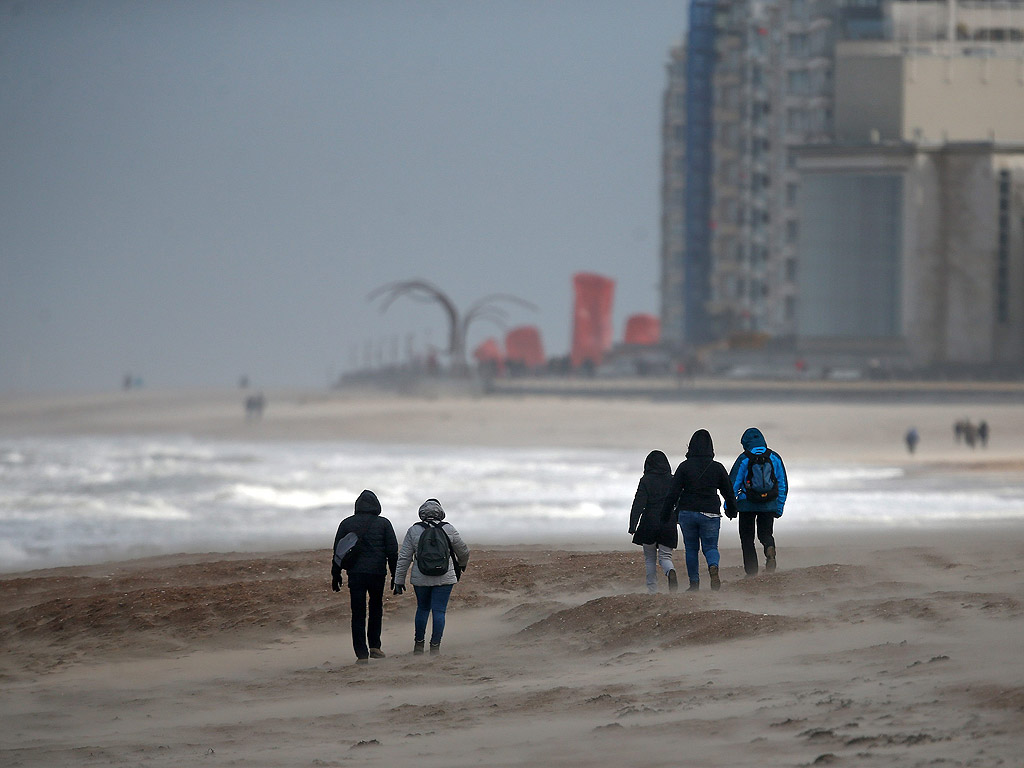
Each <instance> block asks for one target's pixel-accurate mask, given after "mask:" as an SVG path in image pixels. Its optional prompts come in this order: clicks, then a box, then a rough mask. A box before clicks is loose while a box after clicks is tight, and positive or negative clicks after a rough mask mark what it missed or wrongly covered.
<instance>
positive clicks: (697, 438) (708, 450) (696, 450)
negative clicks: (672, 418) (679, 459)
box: [686, 429, 715, 459]
mask: <svg viewBox="0 0 1024 768" xmlns="http://www.w3.org/2000/svg"><path fill="white" fill-rule="evenodd" d="M714 455H715V444H714V443H713V442H712V441H711V433H710V432H708V431H707V430H706V429H698V430H697V431H696V432H694V433H693V436H692V437H691V438H690V445H689V446H687V449H686V458H688V459H692V458H695V457H697V456H712V457H713V456H714Z"/></svg>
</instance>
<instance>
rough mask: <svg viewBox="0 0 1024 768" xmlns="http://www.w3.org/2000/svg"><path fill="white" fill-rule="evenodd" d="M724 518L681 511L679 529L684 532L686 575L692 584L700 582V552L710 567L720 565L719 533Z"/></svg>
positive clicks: (686, 510) (685, 510)
mask: <svg viewBox="0 0 1024 768" xmlns="http://www.w3.org/2000/svg"><path fill="white" fill-rule="evenodd" d="M721 527H722V518H720V517H718V516H717V515H716V516H710V515H705V514H702V513H700V512H694V511H692V510H688V509H681V510H679V529H680V530H681V531H682V532H683V546H685V547H686V575H687V576H688V577H689V579H690V583H691V584H696V583H698V582H699V581H700V559H699V554H700V551H701V550H703V551H704V559H705V560H706V561H707V563H708V565H709V566H711V565H718V561H719V555H718V531H719V529H721Z"/></svg>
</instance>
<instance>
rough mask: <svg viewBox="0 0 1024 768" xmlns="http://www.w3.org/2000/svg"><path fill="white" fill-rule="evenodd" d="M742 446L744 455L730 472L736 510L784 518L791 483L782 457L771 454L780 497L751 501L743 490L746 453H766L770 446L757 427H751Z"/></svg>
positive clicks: (746, 460)
mask: <svg viewBox="0 0 1024 768" xmlns="http://www.w3.org/2000/svg"><path fill="white" fill-rule="evenodd" d="M740 445H742V446H743V453H741V454H740V455H739V456H737V457H736V461H735V462H733V465H732V469H731V470H729V479H730V480H732V489H733V492H734V493H735V494H736V509H737V510H738V511H740V512H774V513H775V516H776V517H782V509H783V507H785V506H786V493H787V492H788V491H789V481H788V479H787V478H786V465H785V464H783V463H782V457H781V456H779V454H777V453H776V452H775V451H772V452H771V460H772V468H773V469H774V470H775V477H776V479H777V480H778V481H779V496H778V498H775V499H772V500H771V501H751V500H749V499H747V494H746V491H745V490H744V488H743V481H744V479H745V478H746V476H747V463H748V462H749V461H750V460H749V459H748V458H747V455H746V452H747V451H750V452H751V453H753V454H759V453H764V452H765V451H767V450H768V444H767V443H766V442H765V440H764V435H762V434H761V430H759V429H758V428H757V427H751V428H750V429H748V430H747V431H746V432H744V433H743V437H741V438H740Z"/></svg>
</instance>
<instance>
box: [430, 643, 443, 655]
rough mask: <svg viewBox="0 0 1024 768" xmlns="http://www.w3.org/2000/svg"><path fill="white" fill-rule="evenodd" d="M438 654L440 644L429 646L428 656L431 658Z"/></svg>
mask: <svg viewBox="0 0 1024 768" xmlns="http://www.w3.org/2000/svg"><path fill="white" fill-rule="evenodd" d="M440 652H441V644H440V643H437V644H436V645H435V644H434V643H431V644H430V655H431V656H437V655H438V654H439V653H440Z"/></svg>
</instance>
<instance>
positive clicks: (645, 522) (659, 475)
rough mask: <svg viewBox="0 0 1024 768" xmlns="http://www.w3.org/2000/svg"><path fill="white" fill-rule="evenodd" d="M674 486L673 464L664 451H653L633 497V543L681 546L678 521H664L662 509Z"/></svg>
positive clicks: (630, 526) (630, 515)
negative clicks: (670, 489) (677, 527)
mask: <svg viewBox="0 0 1024 768" xmlns="http://www.w3.org/2000/svg"><path fill="white" fill-rule="evenodd" d="M671 487H672V465H671V464H669V463H668V457H667V456H665V454H664V453H662V452H661V451H651V452H650V453H649V454H647V460H646V461H645V462H644V476H643V477H641V478H640V483H639V485H637V488H636V495H634V496H633V507H632V508H631V509H630V511H629V530H630V532H631V533H633V543H634V544H661V545H662V546H664V547H671V548H672V549H675V548H676V547H677V546H679V532H678V530H677V529H676V521H675V520H668V521H664V520H662V517H661V510H662V508H663V507H664V506H665V498H666V497H667V496H668V491H669V488H671Z"/></svg>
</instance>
